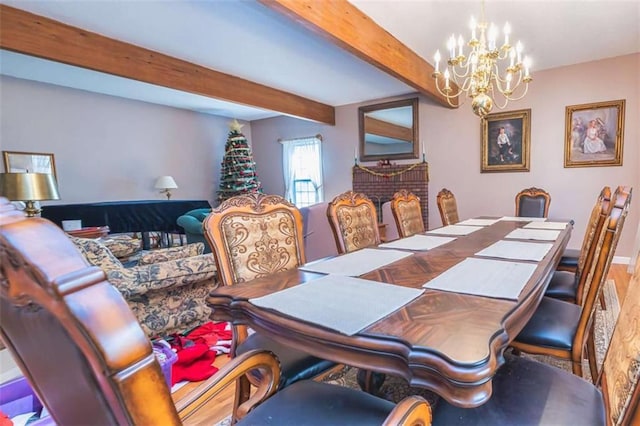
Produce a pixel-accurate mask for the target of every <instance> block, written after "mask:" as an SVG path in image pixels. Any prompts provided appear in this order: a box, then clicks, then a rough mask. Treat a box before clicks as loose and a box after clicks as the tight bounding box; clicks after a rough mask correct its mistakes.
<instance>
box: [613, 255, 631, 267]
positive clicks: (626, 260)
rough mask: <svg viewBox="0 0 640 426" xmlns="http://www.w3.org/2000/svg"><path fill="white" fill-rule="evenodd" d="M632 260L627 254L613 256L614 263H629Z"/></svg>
mask: <svg viewBox="0 0 640 426" xmlns="http://www.w3.org/2000/svg"><path fill="white" fill-rule="evenodd" d="M630 262H631V258H630V257H627V256H613V263H618V264H621V265H628V264H629V263H630Z"/></svg>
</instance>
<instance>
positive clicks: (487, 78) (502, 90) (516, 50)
mask: <svg viewBox="0 0 640 426" xmlns="http://www.w3.org/2000/svg"><path fill="white" fill-rule="evenodd" d="M470 26H471V39H470V40H469V42H468V43H467V45H468V46H469V47H470V48H471V50H470V51H469V52H468V55H467V54H466V52H465V51H464V45H465V43H464V39H463V38H462V35H459V36H458V38H457V39H456V37H455V35H452V36H451V37H450V38H449V41H448V42H447V49H448V50H449V59H448V60H447V64H446V66H445V70H444V72H443V73H441V72H440V70H439V66H440V60H441V59H442V57H441V55H440V50H437V51H436V54H435V56H434V59H435V62H436V64H435V71H434V72H433V75H432V76H433V78H434V79H435V83H436V88H437V90H438V92H440V94H442V95H443V96H444V97H445V98H446V99H447V102H448V103H449V105H451V106H459V105H461V104H462V103H464V101H462V102H458V101H457V102H455V103H454V102H453V100H454V99H457V98H458V97H459V96H460V95H466V96H467V97H469V98H471V108H472V109H473V112H474V113H475V114H476V115H478V116H479V117H484V116H485V115H487V114H488V113H489V112H491V109H492V108H493V104H494V100H493V98H494V97H495V96H496V95H498V94H500V95H501V98H502V103H500V104H498V99H496V106H497V107H498V108H500V109H502V108H504V107H506V106H507V103H508V102H509V101H517V100H519V99H522V98H523V97H524V96H525V95H526V94H527V89H528V88H529V82H531V80H532V78H531V75H530V74H529V70H530V67H531V60H530V59H529V57H523V46H522V43H521V42H520V41H518V42H517V43H516V45H515V46H512V45H511V44H509V35H510V34H511V27H510V26H509V23H506V24H505V26H504V30H503V33H504V43H503V44H502V46H500V47H498V46H497V42H498V41H497V38H498V33H499V31H498V28H497V27H496V26H495V25H494V24H493V23H491V24H487V22H486V21H485V19H484V1H483V2H482V14H481V19H480V22H476V21H475V19H474V18H473V17H472V18H471V23H470ZM478 32H479V37H476V34H477V33H478ZM501 68H502V70H501ZM452 83H453V87H452Z"/></svg>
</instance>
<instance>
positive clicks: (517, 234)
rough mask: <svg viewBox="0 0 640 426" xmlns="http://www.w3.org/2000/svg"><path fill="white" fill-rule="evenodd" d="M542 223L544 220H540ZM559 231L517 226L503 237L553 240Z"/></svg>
mask: <svg viewBox="0 0 640 426" xmlns="http://www.w3.org/2000/svg"><path fill="white" fill-rule="evenodd" d="M541 223H544V222H541ZM558 235H560V231H557V230H555V229H531V228H528V229H524V228H518V229H514V230H513V231H511V232H509V233H508V234H507V235H506V236H505V238H517V239H520V240H539V241H555V240H556V239H557V238H558Z"/></svg>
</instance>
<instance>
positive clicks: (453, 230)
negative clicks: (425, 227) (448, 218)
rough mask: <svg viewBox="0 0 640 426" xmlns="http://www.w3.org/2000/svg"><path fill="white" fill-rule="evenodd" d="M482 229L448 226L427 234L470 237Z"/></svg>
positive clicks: (478, 227)
mask: <svg viewBox="0 0 640 426" xmlns="http://www.w3.org/2000/svg"><path fill="white" fill-rule="evenodd" d="M480 229H483V228H482V227H481V226H464V225H447V226H443V227H442V228H438V229H433V230H431V231H429V232H426V234H429V235H431V234H437V235H469V234H471V233H472V232H476V231H478V230H480Z"/></svg>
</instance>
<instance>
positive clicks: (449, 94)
mask: <svg viewBox="0 0 640 426" xmlns="http://www.w3.org/2000/svg"><path fill="white" fill-rule="evenodd" d="M438 82H439V79H436V81H435V83H436V89H437V90H438V92H439V93H440V94H441V95H442V96H444V97H445V98H446V99H447V102H448V103H449V105H451V106H456V104H452V103H451V102H450V100H451V99H455V98H457V97H459V96H460V94H461V93H462V90H461V89H460V86H458V91H457V92H456V93H447V92H446V91H444V89H443V88H441V87H440V84H438ZM454 83H455V81H454ZM456 84H457V83H456Z"/></svg>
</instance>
